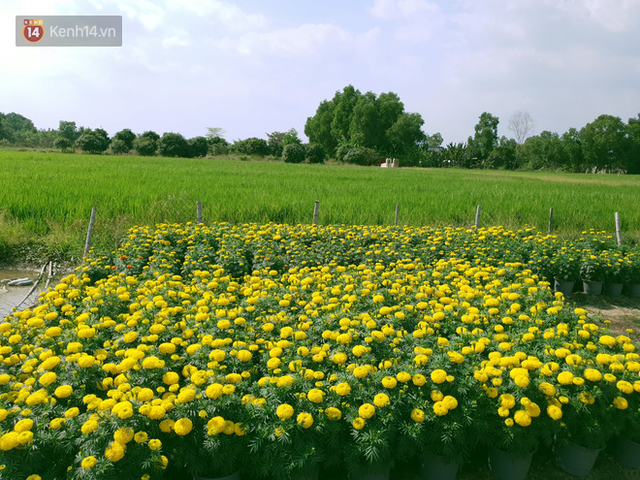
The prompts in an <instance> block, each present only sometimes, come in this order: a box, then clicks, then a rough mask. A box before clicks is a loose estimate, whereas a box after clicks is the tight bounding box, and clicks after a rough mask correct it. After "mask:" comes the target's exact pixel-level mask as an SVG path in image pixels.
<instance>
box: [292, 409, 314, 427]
mask: <svg viewBox="0 0 640 480" xmlns="http://www.w3.org/2000/svg"><path fill="white" fill-rule="evenodd" d="M296 421H297V422H298V425H300V426H302V428H309V427H311V425H313V417H312V416H311V414H310V413H305V412H303V413H300V414H298V418H297V419H296Z"/></svg>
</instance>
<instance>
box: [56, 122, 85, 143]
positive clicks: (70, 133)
mask: <svg viewBox="0 0 640 480" xmlns="http://www.w3.org/2000/svg"><path fill="white" fill-rule="evenodd" d="M58 132H60V136H61V137H64V138H66V139H68V140H69V141H70V142H71V143H75V141H76V140H77V139H78V137H79V136H80V132H78V128H77V127H76V122H69V121H65V120H60V126H59V127H58Z"/></svg>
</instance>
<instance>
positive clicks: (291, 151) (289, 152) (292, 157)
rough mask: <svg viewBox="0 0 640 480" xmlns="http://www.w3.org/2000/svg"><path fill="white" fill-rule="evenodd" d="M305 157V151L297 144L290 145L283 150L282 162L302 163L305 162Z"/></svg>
mask: <svg viewBox="0 0 640 480" xmlns="http://www.w3.org/2000/svg"><path fill="white" fill-rule="evenodd" d="M304 157H305V149H304V147H303V146H302V145H298V144H297V143H290V144H289V145H285V147H284V148H283V149H282V160H284V162H285V163H301V162H304Z"/></svg>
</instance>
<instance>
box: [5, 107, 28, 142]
mask: <svg viewBox="0 0 640 480" xmlns="http://www.w3.org/2000/svg"><path fill="white" fill-rule="evenodd" d="M35 133H36V127H35V126H34V125H33V122H32V121H31V120H29V119H28V118H27V117H24V116H22V115H20V114H18V113H13V112H11V113H7V114H6V115H5V114H2V113H0V140H3V139H4V140H7V141H9V142H10V143H13V144H16V145H23V146H26V145H25V143H27V139H28V137H29V135H33V134H35Z"/></svg>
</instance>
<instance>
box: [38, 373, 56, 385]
mask: <svg viewBox="0 0 640 480" xmlns="http://www.w3.org/2000/svg"><path fill="white" fill-rule="evenodd" d="M57 378H58V375H56V373H55V372H47V373H45V374H43V375H42V376H41V377H40V378H39V379H38V383H40V385H43V386H45V387H46V386H48V385H51V384H52V383H53V382H55V381H56V379H57Z"/></svg>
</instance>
